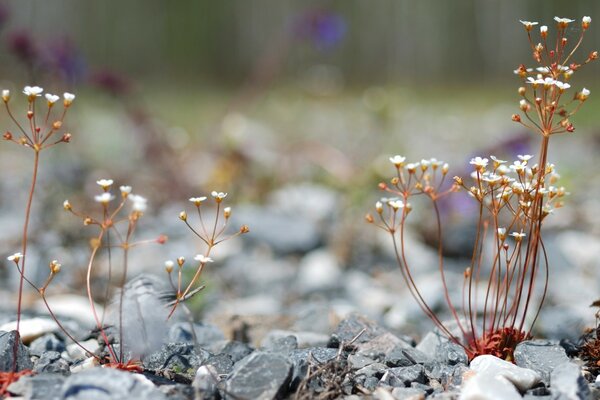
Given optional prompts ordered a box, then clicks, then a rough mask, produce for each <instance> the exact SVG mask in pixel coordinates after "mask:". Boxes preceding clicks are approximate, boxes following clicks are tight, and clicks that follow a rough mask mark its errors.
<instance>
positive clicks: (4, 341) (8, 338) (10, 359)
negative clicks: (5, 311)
mask: <svg viewBox="0 0 600 400" xmlns="http://www.w3.org/2000/svg"><path fill="white" fill-rule="evenodd" d="M15 346H16V349H17V354H16V355H17V357H16V360H15V357H14V355H15ZM31 368H33V363H32V362H31V359H30V358H29V349H28V348H27V347H25V346H24V345H23V343H21V341H20V340H19V334H18V333H17V331H10V332H4V331H0V371H4V372H10V371H13V370H16V371H22V370H24V369H31Z"/></svg>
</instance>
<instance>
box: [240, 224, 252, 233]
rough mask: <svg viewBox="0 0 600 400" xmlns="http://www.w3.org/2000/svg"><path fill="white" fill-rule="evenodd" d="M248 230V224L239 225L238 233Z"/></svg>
mask: <svg viewBox="0 0 600 400" xmlns="http://www.w3.org/2000/svg"><path fill="white" fill-rule="evenodd" d="M248 232H250V228H249V227H248V225H242V226H241V227H240V233H248Z"/></svg>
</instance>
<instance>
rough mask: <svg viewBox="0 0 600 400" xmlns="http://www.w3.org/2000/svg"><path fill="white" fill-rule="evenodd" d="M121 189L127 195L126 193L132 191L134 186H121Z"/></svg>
mask: <svg viewBox="0 0 600 400" xmlns="http://www.w3.org/2000/svg"><path fill="white" fill-rule="evenodd" d="M119 190H120V191H121V194H122V195H123V196H125V195H127V194H129V193H131V190H132V188H131V186H120V187H119Z"/></svg>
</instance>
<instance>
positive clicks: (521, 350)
mask: <svg viewBox="0 0 600 400" xmlns="http://www.w3.org/2000/svg"><path fill="white" fill-rule="evenodd" d="M567 362H569V357H567V353H566V352H565V349H563V348H562V347H561V346H560V345H559V344H558V343H556V342H552V341H549V340H527V341H525V342H521V343H519V345H517V347H516V349H515V364H517V365H518V366H519V367H523V368H529V369H532V370H534V371H537V372H539V373H540V374H541V376H542V380H543V381H544V383H546V384H548V383H549V382H550V374H551V373H552V371H553V370H554V368H556V367H557V366H559V365H561V364H564V363H567Z"/></svg>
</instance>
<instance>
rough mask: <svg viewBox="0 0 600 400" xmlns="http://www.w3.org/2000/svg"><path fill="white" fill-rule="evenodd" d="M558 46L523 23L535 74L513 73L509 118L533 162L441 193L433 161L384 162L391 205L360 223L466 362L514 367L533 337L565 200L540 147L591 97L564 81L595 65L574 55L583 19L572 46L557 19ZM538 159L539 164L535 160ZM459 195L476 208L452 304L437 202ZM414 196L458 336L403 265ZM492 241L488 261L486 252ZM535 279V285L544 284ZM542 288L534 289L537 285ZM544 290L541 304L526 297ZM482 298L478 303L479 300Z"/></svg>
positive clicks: (496, 166)
mask: <svg viewBox="0 0 600 400" xmlns="http://www.w3.org/2000/svg"><path fill="white" fill-rule="evenodd" d="M555 21H556V25H557V32H556V40H555V42H554V43H551V42H550V41H549V40H548V27H547V26H541V27H540V30H539V37H540V42H538V43H536V41H534V39H533V37H532V30H533V27H534V26H535V25H537V24H538V23H537V22H529V21H521V23H522V24H523V26H524V27H525V30H526V32H527V36H528V38H529V43H530V46H531V51H532V55H533V59H534V60H535V61H536V63H537V65H538V66H537V67H536V68H535V69H534V68H528V67H526V66H525V65H524V64H522V65H519V67H518V68H517V69H516V70H515V71H514V72H515V74H517V75H518V76H519V78H521V79H522V81H523V86H520V87H519V89H518V93H519V95H520V96H521V98H522V99H521V100H520V102H519V108H520V110H521V114H514V115H513V116H512V120H513V121H515V122H517V123H519V124H521V125H523V126H524V127H526V128H527V129H529V130H531V131H533V132H536V133H538V134H539V135H540V137H541V144H540V150H539V154H538V157H537V160H534V157H533V156H532V155H519V156H518V159H517V160H516V161H514V162H513V163H512V164H510V165H509V164H508V163H507V161H504V160H500V159H498V158H496V157H494V156H490V157H489V159H488V158H483V157H475V158H473V159H471V161H470V164H471V165H472V168H473V172H472V173H471V177H470V180H469V182H468V183H467V180H465V179H463V178H461V177H454V181H453V183H452V184H451V186H450V187H448V185H445V182H446V180H447V176H448V171H449V167H448V165H447V164H445V163H443V162H440V161H438V160H436V159H430V160H422V161H420V162H417V163H406V159H405V157H402V156H395V157H391V158H390V161H391V163H392V164H394V166H395V168H396V175H395V176H394V177H393V178H392V179H391V180H390V182H389V183H381V184H380V185H379V187H380V189H381V190H383V191H385V192H387V193H389V194H390V195H391V196H393V197H391V198H384V199H381V201H378V202H377V204H376V206H375V209H376V218H377V220H376V219H375V218H374V217H373V216H372V215H370V214H368V215H367V221H368V222H370V223H374V224H375V225H376V226H378V227H379V228H381V229H383V230H385V231H386V232H388V233H389V234H390V236H391V238H392V241H393V245H394V250H395V253H396V258H397V263H398V265H399V267H400V270H401V273H402V276H403V278H404V280H405V282H406V284H407V286H408V289H409V291H410V293H411V295H412V296H413V297H414V298H415V300H416V301H417V303H418V304H419V306H420V307H421V308H422V310H423V311H424V312H425V314H426V315H427V316H428V317H429V318H430V319H431V320H432V321H433V322H434V324H435V325H436V326H437V327H438V328H439V329H440V331H441V332H442V333H444V334H445V335H446V336H447V337H448V338H449V339H450V340H451V341H452V342H454V343H456V344H458V345H460V346H462V347H463V348H464V349H465V351H466V353H467V355H468V357H469V359H472V358H474V357H476V356H477V355H481V354H492V355H495V356H498V357H501V358H504V359H507V360H512V359H513V351H514V348H515V347H516V345H517V344H518V343H520V342H521V341H523V340H526V339H528V338H530V337H531V328H532V326H533V325H534V324H535V321H536V319H537V318H538V316H539V313H540V310H541V307H542V305H543V303H544V299H545V297H546V292H547V289H548V276H549V260H548V256H547V253H546V249H545V246H544V240H543V238H542V224H543V222H544V221H545V219H546V217H547V216H549V215H550V214H552V213H553V212H554V210H555V209H557V208H560V207H561V206H562V205H563V202H562V199H563V197H564V196H565V195H566V194H567V192H566V190H565V189H564V188H563V187H559V186H555V185H556V181H557V179H558V178H559V175H558V174H557V172H556V168H555V166H554V164H551V163H550V162H549V161H548V146H549V143H550V138H551V137H552V136H554V135H558V134H563V133H572V132H573V131H574V130H575V128H574V127H573V124H572V122H571V120H570V119H571V117H572V116H573V115H574V114H575V113H577V111H579V109H580V107H581V106H582V105H583V103H584V102H585V101H586V100H587V98H588V96H589V95H590V91H589V90H587V89H585V88H583V89H582V90H580V91H578V92H576V93H575V94H574V95H573V96H572V97H567V94H566V93H568V92H567V90H568V89H569V88H570V87H571V85H570V84H569V83H568V82H569V81H570V79H571V78H572V76H573V74H574V73H575V72H577V71H578V70H579V69H580V68H581V67H582V66H583V65H586V64H588V63H589V62H591V61H593V60H595V59H597V58H598V53H597V52H596V51H594V52H591V53H590V54H589V55H588V56H587V58H586V59H585V60H584V61H583V62H581V63H578V62H575V61H574V60H573V56H574V54H575V52H576V50H577V49H578V48H579V47H580V45H581V43H582V40H583V36H584V34H585V32H586V31H587V29H588V28H589V26H590V23H591V18H590V17H583V19H582V21H581V31H580V35H579V38H578V39H577V40H576V42H575V44H574V45H573V46H570V45H569V39H567V37H566V36H567V28H568V27H569V25H570V24H571V23H573V22H574V20H571V19H568V18H558V17H555ZM535 161H537V162H535ZM461 189H464V190H466V191H467V193H468V194H469V195H470V196H471V197H472V198H473V199H474V200H475V202H476V203H477V206H478V215H479V217H478V222H477V234H476V238H475V243H474V246H473V255H472V258H471V263H470V266H469V267H468V268H466V270H465V271H464V284H463V295H462V304H461V306H460V307H458V306H456V305H455V304H454V303H453V301H452V299H451V297H450V294H449V291H448V286H447V282H446V277H445V275H444V259H443V254H442V237H443V232H442V223H441V217H440V209H439V205H438V201H439V200H440V199H441V198H442V197H444V196H446V195H448V194H450V193H452V192H457V191H459V190H461ZM413 197H422V198H426V199H428V200H429V201H430V202H431V205H432V207H433V212H434V215H435V221H436V225H437V238H438V243H439V245H438V246H439V247H438V256H439V271H440V275H441V279H442V283H443V288H444V294H445V300H446V303H447V305H448V307H449V309H450V312H451V313H452V316H453V319H454V320H455V321H456V323H457V325H458V329H459V331H460V332H459V333H458V332H452V331H451V330H450V329H449V328H448V327H447V326H446V325H445V324H444V323H443V322H442V321H441V320H440V319H439V318H438V316H437V315H436V314H435V312H434V311H433V310H432V309H431V307H430V306H429V305H428V304H427V302H426V301H425V299H424V298H423V296H422V294H421V292H420V290H419V288H418V287H417V285H416V283H415V280H414V275H413V272H412V270H411V266H410V262H409V260H408V257H407V249H406V240H405V230H406V229H405V228H406V222H407V218H408V215H409V213H410V211H411V210H412V205H411V203H410V200H411V198H413ZM490 243H491V249H492V251H491V254H488V247H487V246H489V244H490ZM542 275H543V279H542ZM540 280H541V282H540ZM540 284H541V285H542V293H541V296H540V298H539V299H537V298H535V297H536V296H534V292H535V289H536V287H537V285H540ZM480 299H483V304H481V303H480V302H478V301H481V300H480Z"/></svg>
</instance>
